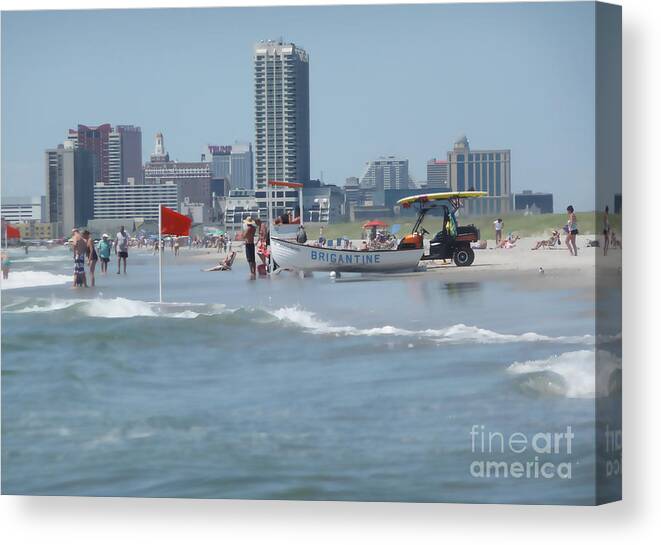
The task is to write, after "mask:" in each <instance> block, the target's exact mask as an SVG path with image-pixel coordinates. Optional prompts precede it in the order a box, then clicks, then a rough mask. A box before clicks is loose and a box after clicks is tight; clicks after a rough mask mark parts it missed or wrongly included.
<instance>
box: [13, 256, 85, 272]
mask: <svg viewBox="0 0 661 545" xmlns="http://www.w3.org/2000/svg"><path fill="white" fill-rule="evenodd" d="M12 261H14V262H15V263H17V264H18V263H52V262H53V261H61V262H67V261H68V262H71V263H73V257H72V256H71V254H68V255H66V254H52V255H40V256H29V257H22V256H16V257H12ZM72 270H73V265H72Z"/></svg>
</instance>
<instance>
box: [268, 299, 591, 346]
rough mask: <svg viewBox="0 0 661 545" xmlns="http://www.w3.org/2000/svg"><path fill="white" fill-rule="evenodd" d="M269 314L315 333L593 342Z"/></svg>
mask: <svg viewBox="0 0 661 545" xmlns="http://www.w3.org/2000/svg"><path fill="white" fill-rule="evenodd" d="M272 314H273V316H275V317H276V318H278V319H279V320H284V321H287V322H290V323H292V324H295V325H297V326H299V327H302V328H304V329H305V330H307V331H309V332H310V333H314V334H318V335H346V336H367V337H372V336H390V337H416V338H426V339H431V340H433V341H435V342H438V343H465V342H475V343H480V344H497V343H521V342H555V343H565V344H586V345H592V344H594V337H593V336H592V335H581V336H560V337H549V336H547V335H540V334H539V333H532V332H528V333H521V334H507V333H498V332H496V331H491V330H489V329H482V328H479V327H475V326H468V325H465V324H455V325H452V326H449V327H446V328H441V329H421V330H410V329H402V328H398V327H395V326H391V325H385V326H381V327H373V328H358V327H354V326H341V325H332V324H329V323H327V322H325V321H323V320H320V319H318V318H317V317H316V316H315V315H314V313H312V312H309V311H307V310H303V309H300V308H298V307H285V308H281V309H278V310H275V311H273V312H272Z"/></svg>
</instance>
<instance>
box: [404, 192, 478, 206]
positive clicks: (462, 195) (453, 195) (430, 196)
mask: <svg viewBox="0 0 661 545" xmlns="http://www.w3.org/2000/svg"><path fill="white" fill-rule="evenodd" d="M486 196H487V192H486V191H446V192H445V193H426V194H424V195H411V196H410V197H404V198H403V199H399V200H398V201H397V204H413V203H416V202H428V201H447V200H450V199H473V198H475V197H486Z"/></svg>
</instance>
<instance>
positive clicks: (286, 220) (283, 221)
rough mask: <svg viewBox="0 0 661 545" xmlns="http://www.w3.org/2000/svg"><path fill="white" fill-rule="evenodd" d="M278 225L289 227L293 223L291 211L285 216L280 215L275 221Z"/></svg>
mask: <svg viewBox="0 0 661 545" xmlns="http://www.w3.org/2000/svg"><path fill="white" fill-rule="evenodd" d="M273 223H275V224H276V225H289V224H290V223H291V214H290V212H289V211H287V212H285V213H284V214H281V215H279V216H278V217H277V218H275V220H274V221H273Z"/></svg>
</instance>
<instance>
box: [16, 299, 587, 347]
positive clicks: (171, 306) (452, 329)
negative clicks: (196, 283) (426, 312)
mask: <svg viewBox="0 0 661 545" xmlns="http://www.w3.org/2000/svg"><path fill="white" fill-rule="evenodd" d="M58 311H68V312H77V313H80V314H83V315H84V316H89V317H92V318H111V319H112V318H135V317H147V318H179V319H196V318H203V317H207V318H213V319H219V320H223V321H227V320H231V321H232V323H243V322H245V323H247V324H257V323H273V322H276V323H279V324H281V325H282V326H284V327H295V328H298V329H301V330H303V331H304V332H306V333H309V334H313V335H331V336H336V337H340V336H347V337H390V338H402V339H404V338H410V339H422V340H428V341H429V342H433V343H437V344H444V343H454V344H465V343H478V344H505V343H562V344H580V345H589V346H592V345H594V341H595V339H594V336H592V335H582V336H557V337H552V336H547V335H541V334H539V333H533V332H526V333H520V334H514V333H499V332H497V331H492V330H489V329H484V328H479V327H476V326H470V325H466V324H461V323H460V324H454V325H451V326H448V327H445V328H440V329H420V330H415V329H403V328H400V327H395V326H393V325H384V326H378V327H371V328H360V327H356V326H352V325H336V324H332V323H329V322H327V321H324V320H322V319H320V318H318V317H317V315H316V314H315V313H313V312H310V311H307V310H304V309H301V308H299V307H283V308H279V309H275V310H267V309H260V308H236V309H230V308H227V307H226V306H225V305H222V304H206V303H164V304H159V303H156V302H147V301H140V300H134V299H125V298H123V297H115V298H109V299H104V298H101V297H99V298H95V299H69V300H61V299H50V300H48V299H41V300H37V301H36V302H35V300H34V299H31V300H29V301H28V302H25V303H23V304H22V306H19V307H18V308H17V306H12V307H11V308H9V309H7V308H5V310H4V312H7V313H14V314H24V313H35V312H36V313H39V312H58Z"/></svg>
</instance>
